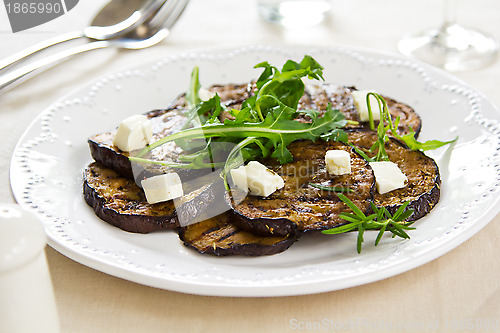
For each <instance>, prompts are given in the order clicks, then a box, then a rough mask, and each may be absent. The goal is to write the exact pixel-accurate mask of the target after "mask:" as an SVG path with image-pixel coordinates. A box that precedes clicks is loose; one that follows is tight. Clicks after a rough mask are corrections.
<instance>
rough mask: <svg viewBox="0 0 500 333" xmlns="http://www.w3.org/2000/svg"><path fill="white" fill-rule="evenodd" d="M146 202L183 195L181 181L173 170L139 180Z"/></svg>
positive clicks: (160, 200)
mask: <svg viewBox="0 0 500 333" xmlns="http://www.w3.org/2000/svg"><path fill="white" fill-rule="evenodd" d="M141 186H142V188H143V190H144V193H145V194H146V199H147V201H148V203H150V204H154V203H158V202H163V201H168V200H172V199H175V198H178V197H181V196H183V195H184V190H183V189H182V182H181V179H180V177H179V175H178V174H176V173H175V172H172V173H166V174H163V175H158V176H153V177H150V178H146V179H144V180H143V181H141Z"/></svg>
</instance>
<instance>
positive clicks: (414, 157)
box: [348, 131, 441, 221]
mask: <svg viewBox="0 0 500 333" xmlns="http://www.w3.org/2000/svg"><path fill="white" fill-rule="evenodd" d="M348 137H349V142H351V143H352V144H354V145H356V146H358V147H359V148H361V149H363V150H364V151H365V152H366V154H367V155H368V156H370V157H371V156H373V154H372V153H370V152H369V151H368V150H369V149H370V147H371V146H372V145H373V143H374V142H375V141H376V140H377V133H375V132H373V131H353V132H349V133H348ZM385 150H386V152H387V155H388V156H389V159H390V160H391V162H394V163H396V164H397V165H398V167H399V168H400V169H401V171H402V172H403V173H404V174H405V175H406V177H407V178H408V183H407V185H406V186H405V187H403V188H400V189H396V190H393V191H391V192H388V193H385V194H379V193H378V192H375V196H374V200H373V201H374V204H375V205H376V206H384V207H387V209H388V210H389V211H390V212H391V213H394V212H395V211H396V210H397V209H398V208H399V207H400V206H401V205H402V204H403V203H404V202H406V201H410V204H409V205H408V207H407V209H414V210H415V211H414V213H413V215H411V216H410V217H409V218H408V219H407V221H415V220H418V219H420V218H422V217H423V216H425V215H426V214H427V213H429V212H430V211H431V209H432V208H433V207H434V206H435V205H436V204H437V203H438V201H439V197H440V192H441V190H440V186H441V178H440V175H439V168H438V166H437V164H436V162H435V161H434V160H433V159H432V158H430V157H428V156H426V155H425V154H424V153H422V152H421V151H414V150H411V149H410V148H408V147H407V146H406V145H405V144H404V143H402V142H401V141H399V140H397V139H395V138H393V137H391V138H390V140H389V141H388V142H386V144H385Z"/></svg>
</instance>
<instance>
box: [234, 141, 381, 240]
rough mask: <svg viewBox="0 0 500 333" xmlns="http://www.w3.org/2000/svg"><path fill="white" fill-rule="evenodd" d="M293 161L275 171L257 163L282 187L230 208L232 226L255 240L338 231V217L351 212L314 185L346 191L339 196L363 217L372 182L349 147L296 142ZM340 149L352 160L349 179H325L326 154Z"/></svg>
mask: <svg viewBox="0 0 500 333" xmlns="http://www.w3.org/2000/svg"><path fill="white" fill-rule="evenodd" d="M288 149H289V150H290V152H291V153H292V155H293V157H294V160H293V162H291V163H287V164H284V165H279V164H278V163H277V162H276V161H275V160H273V159H267V160H264V161H262V162H263V164H265V165H266V166H267V167H269V168H270V169H271V170H273V171H274V172H276V173H277V174H278V175H280V176H281V177H282V178H283V180H284V182H285V186H284V187H283V188H282V189H280V190H277V191H276V192H274V193H273V194H271V195H269V196H268V197H261V196H251V195H249V196H247V197H245V199H244V200H243V201H241V202H240V203H238V204H235V203H233V210H232V213H233V215H234V223H235V224H236V225H238V226H240V227H241V228H243V229H245V230H249V231H252V232H255V233H259V234H268V235H269V234H271V235H287V234H290V233H291V232H292V231H293V230H294V229H297V230H298V232H299V233H300V232H308V231H319V230H325V229H331V228H335V227H338V226H340V225H343V224H345V223H346V221H345V220H344V219H342V218H340V217H339V214H340V213H341V212H350V208H349V207H348V206H347V205H345V204H344V203H343V202H342V201H341V200H340V199H339V198H338V196H337V194H336V193H334V192H333V191H330V190H324V189H319V188H317V187H315V186H314V185H311V184H315V185H320V186H324V187H337V188H344V189H347V188H348V189H349V190H348V191H349V192H347V191H344V194H345V195H346V196H347V197H348V198H349V199H351V200H352V201H353V202H354V204H355V205H356V206H358V207H359V208H360V209H361V210H362V211H365V212H367V211H368V210H369V208H370V201H371V200H372V198H373V191H374V184H375V178H374V175H373V171H372V169H371V168H370V167H369V165H368V163H367V162H366V161H365V160H364V159H363V158H362V157H361V156H360V155H358V154H357V153H356V152H355V151H354V150H353V149H352V148H351V147H349V146H348V145H346V144H343V143H341V142H325V141H323V140H317V141H316V142H312V141H309V140H302V141H295V142H293V143H292V144H290V145H289V146H288ZM331 149H341V150H345V151H347V152H349V154H350V156H351V173H350V174H346V175H340V176H336V175H332V174H329V173H328V171H327V170H326V166H325V153H326V151H327V150H331Z"/></svg>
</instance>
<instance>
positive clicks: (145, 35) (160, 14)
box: [0, 0, 189, 91]
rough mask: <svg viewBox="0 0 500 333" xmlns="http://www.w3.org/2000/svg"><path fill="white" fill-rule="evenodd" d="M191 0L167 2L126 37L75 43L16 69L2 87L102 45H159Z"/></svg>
mask: <svg viewBox="0 0 500 333" xmlns="http://www.w3.org/2000/svg"><path fill="white" fill-rule="evenodd" d="M188 2H189V0H168V1H166V2H165V4H164V5H163V6H162V7H161V8H160V9H159V10H158V11H157V14H156V15H154V16H153V17H151V19H150V20H148V21H146V22H144V23H143V24H142V25H141V26H140V27H138V28H137V29H136V30H135V31H134V32H133V33H131V34H128V35H126V36H124V37H120V38H117V39H110V40H101V41H95V42H90V43H87V44H83V45H79V46H75V47H72V48H70V49H67V50H64V51H60V52H58V53H55V54H53V55H51V56H49V57H46V58H44V59H40V60H38V61H36V62H34V63H32V64H29V65H26V66H24V67H21V68H19V69H17V70H13V71H12V72H10V73H7V74H5V75H3V76H1V77H0V90H2V91H4V90H6V89H7V88H9V87H12V86H13V84H14V83H20V79H22V78H23V79H27V78H29V77H31V76H33V75H35V74H38V73H39V72H40V71H41V70H45V69H47V68H49V67H51V66H54V65H56V64H58V63H61V62H62V61H64V60H66V59H67V58H69V57H71V56H73V55H77V54H81V53H84V52H87V51H91V50H97V49H103V48H119V49H128V50H139V49H144V48H147V47H151V46H153V45H156V44H158V43H159V42H161V41H162V40H163V39H165V38H166V37H167V36H168V35H169V34H170V30H171V28H172V26H173V25H174V24H175V23H176V22H177V20H178V19H179V17H180V16H181V14H182V13H183V11H184V9H185V8H186V6H187V4H188Z"/></svg>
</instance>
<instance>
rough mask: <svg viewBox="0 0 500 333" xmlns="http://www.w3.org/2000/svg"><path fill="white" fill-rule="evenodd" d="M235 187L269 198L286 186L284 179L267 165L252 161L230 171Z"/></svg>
mask: <svg viewBox="0 0 500 333" xmlns="http://www.w3.org/2000/svg"><path fill="white" fill-rule="evenodd" d="M230 173H231V178H232V179H233V183H234V185H236V186H237V187H239V188H241V189H243V190H246V189H248V190H249V192H250V194H252V195H259V196H263V197H267V196H269V195H270V194H272V193H274V192H275V191H276V190H279V189H280V188H282V187H283V186H285V182H284V181H283V178H281V177H280V176H279V175H278V174H276V173H275V172H274V171H272V170H270V169H268V168H267V167H266V166H265V165H263V164H261V163H259V162H257V161H250V162H248V164H247V165H246V166H240V167H239V168H237V169H232V170H231V171H230Z"/></svg>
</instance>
